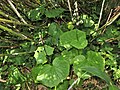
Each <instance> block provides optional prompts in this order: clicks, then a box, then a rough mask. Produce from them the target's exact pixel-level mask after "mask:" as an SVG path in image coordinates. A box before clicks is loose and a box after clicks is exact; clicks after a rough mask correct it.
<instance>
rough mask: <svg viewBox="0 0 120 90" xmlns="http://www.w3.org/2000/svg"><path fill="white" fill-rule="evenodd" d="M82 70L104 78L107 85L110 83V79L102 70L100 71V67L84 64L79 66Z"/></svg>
mask: <svg viewBox="0 0 120 90" xmlns="http://www.w3.org/2000/svg"><path fill="white" fill-rule="evenodd" d="M81 69H82V70H85V71H87V72H89V73H91V74H93V75H95V76H98V77H99V78H101V79H103V80H105V81H106V82H107V84H108V85H111V84H112V81H111V79H110V77H109V76H108V75H107V74H106V73H105V72H103V71H101V70H100V69H98V68H96V67H94V66H84V67H82V68H81Z"/></svg>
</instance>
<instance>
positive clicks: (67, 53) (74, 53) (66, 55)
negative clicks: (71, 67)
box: [61, 49, 78, 64]
mask: <svg viewBox="0 0 120 90" xmlns="http://www.w3.org/2000/svg"><path fill="white" fill-rule="evenodd" d="M61 54H62V56H63V57H64V58H65V60H66V61H68V62H69V63H70V64H73V62H74V60H73V58H74V57H75V56H77V55H78V50H76V49H71V50H70V51H68V50H64V51H63V52H62V53H61Z"/></svg>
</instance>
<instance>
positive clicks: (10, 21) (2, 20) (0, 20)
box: [0, 18, 34, 27]
mask: <svg viewBox="0 0 120 90" xmlns="http://www.w3.org/2000/svg"><path fill="white" fill-rule="evenodd" d="M0 22H7V23H12V24H15V25H16V24H18V25H23V26H30V27H34V26H32V25H30V24H25V23H21V22H16V21H12V20H7V19H2V18H0Z"/></svg>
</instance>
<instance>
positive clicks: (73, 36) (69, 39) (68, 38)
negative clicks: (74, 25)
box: [60, 29, 88, 49]
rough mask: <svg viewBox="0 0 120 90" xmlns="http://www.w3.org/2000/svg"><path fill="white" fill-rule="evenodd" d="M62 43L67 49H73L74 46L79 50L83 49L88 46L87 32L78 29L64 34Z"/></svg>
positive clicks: (61, 39) (61, 37)
mask: <svg viewBox="0 0 120 90" xmlns="http://www.w3.org/2000/svg"><path fill="white" fill-rule="evenodd" d="M60 43H61V45H62V46H64V47H65V48H71V47H72V46H73V47H75V48H77V49H83V48H85V47H86V46H87V44H88V43H87V40H86V35H85V32H83V31H80V30H78V29H74V30H72V31H68V32H65V33H63V34H62V35H61V36H60Z"/></svg>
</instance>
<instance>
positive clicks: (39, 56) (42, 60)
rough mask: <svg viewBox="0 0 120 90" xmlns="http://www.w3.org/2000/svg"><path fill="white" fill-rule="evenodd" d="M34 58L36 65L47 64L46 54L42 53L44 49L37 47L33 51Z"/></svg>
mask: <svg viewBox="0 0 120 90" xmlns="http://www.w3.org/2000/svg"><path fill="white" fill-rule="evenodd" d="M34 57H35V59H36V61H37V64H44V63H46V62H47V59H46V53H45V51H44V47H38V48H37V50H36V51H35V54H34Z"/></svg>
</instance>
